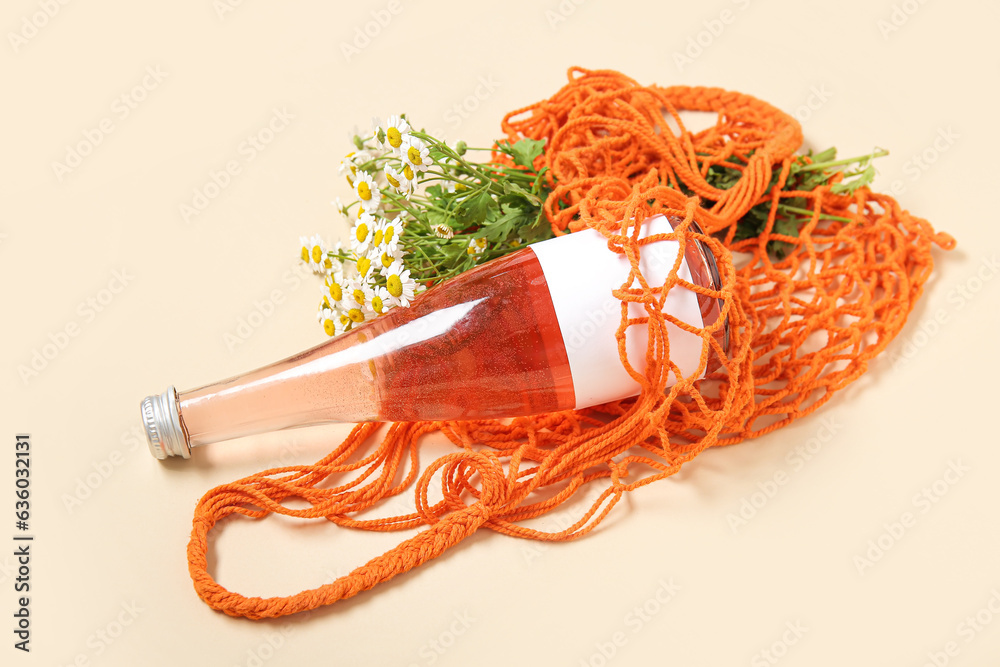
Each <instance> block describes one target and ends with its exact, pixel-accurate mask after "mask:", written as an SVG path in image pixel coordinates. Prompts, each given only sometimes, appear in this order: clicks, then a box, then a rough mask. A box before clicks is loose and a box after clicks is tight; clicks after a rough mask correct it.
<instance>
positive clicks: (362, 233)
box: [354, 222, 368, 243]
mask: <svg viewBox="0 0 1000 667" xmlns="http://www.w3.org/2000/svg"><path fill="white" fill-rule="evenodd" d="M354 235H355V236H356V237H357V238H358V243H364V242H365V239H366V238H368V225H366V224H365V223H363V222H362V223H361V224H360V225H358V229H357V231H356V232H354Z"/></svg>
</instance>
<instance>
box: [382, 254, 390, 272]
mask: <svg viewBox="0 0 1000 667" xmlns="http://www.w3.org/2000/svg"><path fill="white" fill-rule="evenodd" d="M382 266H384V267H385V268H387V269H388V268H389V267H390V266H392V257H389V253H387V252H384V253H382Z"/></svg>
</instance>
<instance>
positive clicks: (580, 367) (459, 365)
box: [141, 215, 728, 459]
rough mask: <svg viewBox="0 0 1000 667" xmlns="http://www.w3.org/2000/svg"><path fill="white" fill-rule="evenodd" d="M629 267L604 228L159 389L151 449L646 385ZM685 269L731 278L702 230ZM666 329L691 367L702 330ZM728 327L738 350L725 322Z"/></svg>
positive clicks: (681, 360) (645, 256)
mask: <svg viewBox="0 0 1000 667" xmlns="http://www.w3.org/2000/svg"><path fill="white" fill-rule="evenodd" d="M676 223H677V221H676V220H672V219H668V218H666V217H664V216H662V215H660V216H655V217H653V218H650V219H648V220H646V221H645V222H644V223H643V224H642V229H641V230H640V235H641V236H642V237H645V236H649V235H653V234H663V233H667V232H670V231H671V230H672V227H673V225H675V224H676ZM692 229H693V230H695V231H696V228H694V227H692ZM679 250H680V246H679V244H678V243H677V242H676V241H657V242H654V243H650V244H647V245H644V246H643V249H642V252H641V256H642V262H641V264H640V268H641V269H642V272H643V275H644V276H645V278H646V280H647V281H648V283H649V284H650V285H660V284H663V282H664V280H665V278H666V276H667V274H668V273H669V272H670V270H671V269H672V268H673V266H674V263H675V260H676V258H677V255H678V252H679ZM629 269H630V267H629V263H628V261H627V259H626V258H625V257H624V256H622V255H619V254H617V253H614V252H611V251H610V250H609V249H608V248H607V240H606V239H605V238H604V237H603V236H601V234H600V233H598V232H596V231H594V230H584V231H580V232H576V233H574V234H569V235H565V236H560V237H557V238H554V239H550V240H547V241H542V242H540V243H536V244H533V245H530V246H527V247H525V248H523V249H521V250H519V251H516V252H514V253H511V254H509V255H506V256H504V257H501V258H499V259H496V260H493V261H491V262H487V263H485V264H482V265H480V266H478V267H476V268H474V269H471V270H469V271H466V272H465V273H462V274H460V275H459V276H457V277H455V278H453V279H451V280H448V281H445V282H443V283H441V284H440V285H437V286H435V287H433V288H431V289H430V290H428V291H427V292H426V293H424V294H422V295H420V296H419V297H418V298H417V299H416V300H415V301H413V302H412V303H411V304H410V306H409V307H406V308H393V309H392V310H390V311H388V312H387V313H386V314H385V315H382V316H381V317H378V318H377V319H375V320H373V321H371V322H368V323H365V324H363V325H361V326H358V327H357V328H355V329H352V330H351V331H348V332H346V333H343V334H340V335H338V336H336V337H335V338H331V339H330V340H328V341H327V342H325V343H323V344H321V345H318V346H316V347H314V348H312V349H309V350H306V351H304V352H301V353H299V354H296V355H294V356H291V357H289V358H287V359H283V360H281V361H278V362H276V363H273V364H270V365H268V366H265V367H263V368H260V369H257V370H254V371H250V372H248V373H245V374H243V375H239V376H236V377H232V378H229V379H228V380H222V381H221V382H216V383H213V384H209V385H206V386H204V387H200V388H198V389H192V390H190V391H184V392H176V391H175V390H174V388H173V387H170V388H169V389H167V391H165V392H164V393H163V394H160V395H158V396H149V397H147V398H146V399H144V400H143V401H142V404H141V410H142V419H143V423H144V424H145V427H146V435H147V438H148V440H149V446H150V451H151V452H152V453H153V455H154V456H156V457H157V458H160V459H164V458H167V457H168V456H178V455H179V456H183V457H184V458H188V457H190V455H191V448H192V447H196V446H199V445H205V444H209V443H213V442H218V441H220V440H228V439H231V438H237V437H240V436H246V435H252V434H255V433H263V432H267V431H274V430H278V429H284V428H290V427H296V426H307V425H310V424H318V423H323V422H361V421H417V420H462V419H489V418H502V417H515V416H521V415H531V414H538V413H544V412H553V411H558V410H567V409H573V408H583V407H588V406H592V405H599V404H601V403H606V402H608V401H612V400H617V399H621V398H626V397H628V396H634V395H636V394H638V393H639V385H638V384H637V383H636V382H635V381H634V380H633V379H632V378H631V377H630V376H629V375H628V373H627V372H626V371H625V369H624V367H623V366H622V363H621V360H620V357H619V352H618V344H617V341H616V339H615V331H616V329H617V328H618V325H619V322H620V318H621V302H620V301H619V300H618V299H616V298H614V296H612V293H611V292H612V290H614V289H618V288H619V287H621V285H622V284H623V283H624V282H625V280H626V279H627V277H628V274H629ZM678 276H679V277H680V278H681V279H683V280H686V281H689V282H691V283H693V284H696V285H699V286H704V287H708V288H712V289H717V288H718V287H719V276H718V271H717V269H716V266H715V261H714V258H713V257H712V255H711V253H710V252H709V250H708V248H707V246H705V244H703V243H701V242H697V241H689V242H688V243H687V245H686V250H685V253H684V257H683V259H682V261H681V264H680V268H679V269H678ZM629 309H630V316H633V317H641V316H643V314H644V311H643V309H642V306H640V305H638V304H630V305H629ZM664 310H665V311H666V312H669V313H670V314H671V315H673V316H674V317H676V318H677V319H679V320H681V321H683V322H686V323H688V324H690V325H692V326H694V327H698V328H702V327H708V326H711V325H713V324H714V323H715V322H716V321H717V320H718V318H719V315H720V311H721V304H720V303H719V301H718V300H717V299H714V298H710V297H706V296H705V295H701V294H697V293H695V292H693V291H691V290H689V289H686V288H683V287H682V286H675V287H673V288H672V289H671V290H670V291H669V293H668V295H667V297H666V303H665V308H664ZM667 329H668V331H667V335H668V339H669V344H670V358H671V361H672V362H673V363H675V364H676V365H677V366H678V368H680V370H681V371H682V373H683V374H684V375H685V376H687V375H690V374H691V373H693V372H695V370H696V369H697V365H698V363H699V361H700V358H701V351H702V345H703V340H702V338H701V337H700V336H698V335H696V334H692V333H690V332H688V331H684V330H683V329H681V328H679V327H676V326H674V325H672V324H668V325H667ZM717 332H718V333H717V338H718V340H719V341H720V343H721V344H722V346H723V349H726V348H727V346H728V333H727V329H726V323H723V324H722V325H721V326H719V327H718V329H717ZM646 344H647V336H646V331H645V327H641V326H632V327H629V329H628V330H627V334H626V349H627V352H628V358H629V362H630V363H631V364H632V366H633V367H634V368H637V369H642V368H644V367H645V352H646ZM672 381H673V378H671V382H672Z"/></svg>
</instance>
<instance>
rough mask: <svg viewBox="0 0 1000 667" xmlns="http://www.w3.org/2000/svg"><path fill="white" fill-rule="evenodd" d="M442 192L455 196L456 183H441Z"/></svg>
mask: <svg viewBox="0 0 1000 667" xmlns="http://www.w3.org/2000/svg"><path fill="white" fill-rule="evenodd" d="M441 191H442V192H447V193H448V194H451V195H453V194H455V181H444V182H442V183H441Z"/></svg>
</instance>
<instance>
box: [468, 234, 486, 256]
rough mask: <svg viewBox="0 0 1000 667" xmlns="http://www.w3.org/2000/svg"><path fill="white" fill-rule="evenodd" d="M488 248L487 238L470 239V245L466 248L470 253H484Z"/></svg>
mask: <svg viewBox="0 0 1000 667" xmlns="http://www.w3.org/2000/svg"><path fill="white" fill-rule="evenodd" d="M484 250H486V239H484V238H478V239H469V247H468V248H466V249H465V252H467V253H468V254H470V255H482V254H483V251H484Z"/></svg>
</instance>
